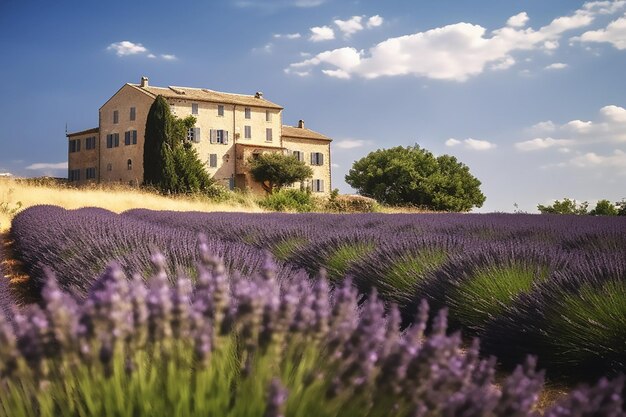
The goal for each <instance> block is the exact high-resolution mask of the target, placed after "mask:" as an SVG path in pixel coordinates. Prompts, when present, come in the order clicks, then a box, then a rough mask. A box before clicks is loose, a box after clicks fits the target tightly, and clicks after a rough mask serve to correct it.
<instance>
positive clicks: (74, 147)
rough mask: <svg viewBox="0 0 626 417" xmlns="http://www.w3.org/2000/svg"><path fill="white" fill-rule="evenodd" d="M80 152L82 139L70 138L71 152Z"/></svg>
mask: <svg viewBox="0 0 626 417" xmlns="http://www.w3.org/2000/svg"><path fill="white" fill-rule="evenodd" d="M74 152H80V139H72V140H70V153H74Z"/></svg>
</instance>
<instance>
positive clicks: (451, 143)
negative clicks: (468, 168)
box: [445, 138, 496, 151]
mask: <svg viewBox="0 0 626 417" xmlns="http://www.w3.org/2000/svg"><path fill="white" fill-rule="evenodd" d="M445 144H446V146H447V147H450V148H452V147H455V146H460V145H462V146H463V147H464V148H466V149H471V150H474V151H486V150H489V149H493V148H495V147H496V144H495V143H491V142H489V141H486V140H478V139H472V138H468V139H465V140H463V141H460V140H458V139H454V138H450V139H448V140H447V141H446V142H445Z"/></svg>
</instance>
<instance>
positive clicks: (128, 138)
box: [124, 130, 137, 145]
mask: <svg viewBox="0 0 626 417" xmlns="http://www.w3.org/2000/svg"><path fill="white" fill-rule="evenodd" d="M136 144H137V131H136V130H129V131H128V132H125V133H124V145H136Z"/></svg>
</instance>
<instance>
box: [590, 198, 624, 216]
mask: <svg viewBox="0 0 626 417" xmlns="http://www.w3.org/2000/svg"><path fill="white" fill-rule="evenodd" d="M617 213H618V211H617V208H616V207H615V205H614V204H613V203H611V202H610V201H609V200H600V201H598V203H597V204H596V207H595V208H594V209H593V210H591V211H590V212H589V214H591V215H592V216H617Z"/></svg>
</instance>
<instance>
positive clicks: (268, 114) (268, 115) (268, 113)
mask: <svg viewBox="0 0 626 417" xmlns="http://www.w3.org/2000/svg"><path fill="white" fill-rule="evenodd" d="M265 121H266V122H271V121H272V112H271V111H269V110H265Z"/></svg>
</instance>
